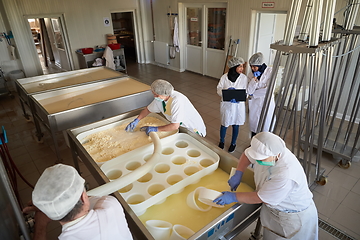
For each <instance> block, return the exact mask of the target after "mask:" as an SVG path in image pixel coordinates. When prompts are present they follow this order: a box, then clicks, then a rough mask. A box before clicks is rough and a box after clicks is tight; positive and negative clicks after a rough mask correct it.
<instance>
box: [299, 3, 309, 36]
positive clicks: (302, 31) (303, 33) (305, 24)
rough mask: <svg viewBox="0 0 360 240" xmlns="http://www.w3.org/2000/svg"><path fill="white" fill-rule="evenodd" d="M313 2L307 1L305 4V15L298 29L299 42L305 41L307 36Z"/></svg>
mask: <svg viewBox="0 0 360 240" xmlns="http://www.w3.org/2000/svg"><path fill="white" fill-rule="evenodd" d="M312 7H313V0H308V1H307V3H306V8H305V13H304V18H303V22H302V24H301V28H300V34H299V38H298V39H299V40H301V41H306V39H307V37H308V36H309V29H310V22H311V19H312V16H313V13H312V12H313V8H312Z"/></svg>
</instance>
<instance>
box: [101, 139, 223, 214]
mask: <svg viewBox="0 0 360 240" xmlns="http://www.w3.org/2000/svg"><path fill="white" fill-rule="evenodd" d="M160 142H161V147H162V150H161V154H160V157H159V158H158V159H157V160H156V161H155V162H154V164H153V167H152V169H151V170H150V171H149V172H147V173H146V174H145V175H144V176H143V177H141V178H139V179H133V180H132V182H129V185H127V186H126V187H124V188H122V189H119V193H120V194H121V195H122V197H123V198H124V199H125V200H126V202H127V203H128V204H129V206H130V207H131V208H132V210H133V211H134V212H135V214H136V215H138V216H140V215H142V214H144V213H145V212H146V209H147V208H149V207H151V206H152V205H154V204H161V203H163V202H164V201H165V200H166V198H167V197H168V196H170V195H172V194H174V193H180V192H181V191H182V190H183V189H184V188H185V187H186V186H188V185H190V184H194V183H197V182H198V181H200V179H201V178H202V177H204V176H206V175H208V174H211V173H213V172H214V171H215V170H216V169H217V168H218V165H219V155H218V154H216V153H215V152H214V151H212V150H211V149H210V148H208V147H206V146H205V145H203V144H202V143H200V142H199V141H197V140H196V139H194V138H193V137H191V136H190V135H188V134H185V133H176V134H174V135H171V136H168V137H166V138H163V139H160ZM153 150H154V147H153V144H148V145H146V146H143V147H140V148H137V149H135V150H132V151H130V152H127V153H125V154H123V155H121V156H119V157H116V158H114V159H112V160H110V161H107V162H106V163H104V164H103V165H102V166H101V170H102V171H103V172H104V174H105V175H106V176H107V177H108V179H109V180H110V181H113V180H115V179H118V178H121V177H122V176H125V175H126V174H128V173H131V172H132V171H134V170H135V169H137V168H139V167H140V166H141V165H143V164H145V163H146V162H147V160H149V159H150V157H151V156H152V153H153Z"/></svg>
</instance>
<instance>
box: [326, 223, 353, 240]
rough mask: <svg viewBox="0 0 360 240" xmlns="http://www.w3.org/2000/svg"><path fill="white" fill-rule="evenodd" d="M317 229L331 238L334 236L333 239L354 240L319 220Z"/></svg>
mask: <svg viewBox="0 0 360 240" xmlns="http://www.w3.org/2000/svg"><path fill="white" fill-rule="evenodd" d="M319 228H321V229H322V230H324V231H325V232H327V233H329V234H330V235H331V236H334V237H335V238H337V239H340V240H356V239H355V238H353V237H351V236H349V235H347V234H346V233H345V232H343V231H341V230H339V229H337V228H335V227H334V226H332V225H331V224H329V223H327V222H325V221H324V220H321V219H320V218H319Z"/></svg>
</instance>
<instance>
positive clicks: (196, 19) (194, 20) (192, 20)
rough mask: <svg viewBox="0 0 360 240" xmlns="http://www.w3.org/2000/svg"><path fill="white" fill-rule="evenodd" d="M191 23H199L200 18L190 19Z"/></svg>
mask: <svg viewBox="0 0 360 240" xmlns="http://www.w3.org/2000/svg"><path fill="white" fill-rule="evenodd" d="M190 21H191V22H197V21H198V18H190Z"/></svg>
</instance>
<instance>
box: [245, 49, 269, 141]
mask: <svg viewBox="0 0 360 240" xmlns="http://www.w3.org/2000/svg"><path fill="white" fill-rule="evenodd" d="M263 59H264V56H263V54H262V53H261V52H258V53H255V54H254V55H252V56H251V58H250V59H249V64H250V66H251V72H250V73H249V75H248V77H249V79H250V80H249V83H248V87H247V94H248V95H249V122H250V131H251V137H253V136H254V135H255V134H256V133H257V127H258V123H259V119H260V114H261V110H262V107H263V105H264V100H265V95H266V91H267V86H268V84H269V80H270V76H271V71H272V67H268V66H266V64H265V63H264V60H263ZM274 109H275V101H274V96H273V95H272V96H271V99H270V104H269V108H268V111H267V115H266V118H265V123H264V127H263V129H262V130H261V132H269V131H271V129H270V124H271V119H272V116H273V114H274Z"/></svg>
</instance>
